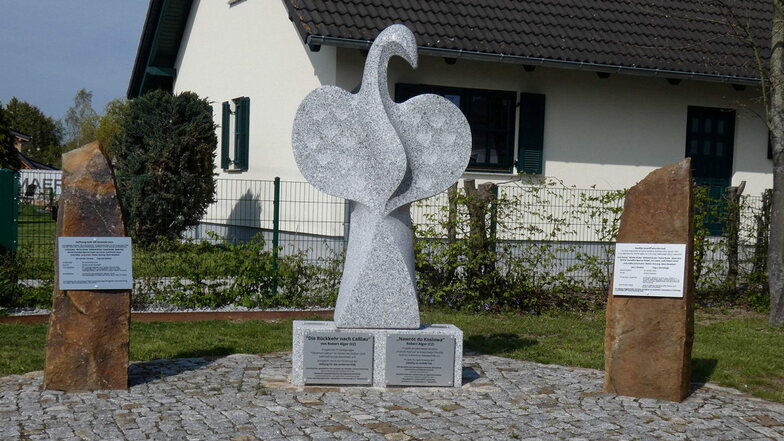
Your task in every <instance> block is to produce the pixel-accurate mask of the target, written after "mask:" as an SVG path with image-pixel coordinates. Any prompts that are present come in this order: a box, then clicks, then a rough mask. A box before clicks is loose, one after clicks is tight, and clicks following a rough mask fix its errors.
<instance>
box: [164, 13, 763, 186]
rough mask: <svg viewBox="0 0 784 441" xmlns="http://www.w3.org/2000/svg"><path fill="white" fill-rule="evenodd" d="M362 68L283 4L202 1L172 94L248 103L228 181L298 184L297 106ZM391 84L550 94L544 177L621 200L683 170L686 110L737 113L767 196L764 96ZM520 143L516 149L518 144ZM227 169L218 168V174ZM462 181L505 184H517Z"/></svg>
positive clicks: (741, 168) (627, 86) (352, 52)
mask: <svg viewBox="0 0 784 441" xmlns="http://www.w3.org/2000/svg"><path fill="white" fill-rule="evenodd" d="M364 60H365V59H364V58H363V56H362V55H361V54H360V51H359V50H356V49H343V48H337V49H336V48H334V47H329V46H322V47H321V50H320V51H319V52H312V51H310V50H309V49H308V48H307V46H305V45H304V44H303V43H302V39H301V38H300V35H299V34H298V32H297V31H296V29H295V27H294V25H293V24H292V23H291V21H290V20H289V19H288V15H287V11H286V8H285V6H284V5H283V3H282V2H255V1H244V2H238V3H235V4H234V5H233V6H229V5H227V4H226V2H210V1H206V0H196V1H195V2H194V5H193V7H192V10H191V17H190V18H189V21H188V25H187V28H186V30H185V35H184V37H183V42H182V46H181V48H180V55H179V59H178V62H177V71H178V75H177V81H176V83H175V91H176V92H180V91H186V90H192V91H195V92H197V93H198V94H199V95H201V96H205V97H207V98H209V99H210V100H212V101H214V102H215V104H216V105H215V110H216V111H215V122H216V124H220V123H221V121H220V118H221V112H220V108H219V105H220V103H221V102H223V101H230V100H231V99H233V98H237V97H240V96H248V97H250V98H251V111H250V112H251V126H250V154H249V158H250V159H249V169H248V170H247V171H245V172H241V173H237V172H224V171H221V177H226V178H239V179H272V178H273V177H275V176H279V177H281V178H282V179H284V180H294V181H297V180H302V179H303V178H302V175H301V174H300V173H299V171H298V170H297V167H296V164H295V162H294V158H293V155H292V152H291V127H292V124H293V119H294V114H295V112H296V109H297V106H298V105H299V103H300V102H301V100H302V99H303V98H304V97H305V95H307V94H308V93H309V92H310V91H311V90H313V89H315V88H317V87H319V86H322V85H326V84H336V85H338V86H340V87H343V88H345V89H348V90H352V89H354V88H356V87H357V86H358V85H359V84H360V81H361V73H362V69H363V65H364ZM389 78H390V84H391V85H393V84H394V83H396V82H407V83H426V84H436V85H443V86H454V87H470V88H478V89H498V90H512V91H517V92H530V93H543V94H545V95H546V97H547V98H546V100H547V102H546V117H545V137H544V139H545V141H544V142H545V146H544V174H545V175H546V176H549V177H554V178H558V179H561V180H563V181H564V183H566V184H567V185H575V186H577V187H584V188H585V187H590V186H596V188H602V189H620V188H626V187H629V186H631V185H634V184H635V183H636V182H637V181H639V180H640V179H642V178H643V177H644V176H645V175H646V174H647V173H648V172H650V171H652V170H654V169H655V168H657V167H660V166H662V165H665V164H668V163H671V162H676V161H679V160H680V159H682V158H683V156H684V152H685V137H686V122H687V121H686V119H687V118H686V114H687V108H688V106H690V105H692V106H706V107H729V108H734V109H737V120H736V130H735V154H734V161H733V167H734V170H733V179H732V182H733V185H737V184H738V183H740V181H744V180H745V181H746V182H747V186H746V194H759V193H760V192H761V191H762V190H763V189H764V188H769V187H771V185H772V176H771V167H772V164H771V162H770V160H768V159H767V156H766V149H767V138H766V136H767V131H766V129H765V126H764V124H763V123H762V121H761V120H760V118H759V117H758V116H757V115H756V114H755V112H756V113H758V114H759V113H761V112H760V106H759V105H758V104H757V103H755V95H756V94H757V91H756V90H754V89H753V88H747V89H746V90H744V91H736V90H734V89H733V88H732V87H731V86H730V85H728V84H721V83H708V82H701V81H691V80H684V81H682V82H681V83H680V84H679V85H676V86H673V85H670V84H668V83H667V82H666V81H665V80H664V79H663V78H651V77H637V76H630V75H611V76H610V78H608V79H600V78H598V77H597V75H596V74H594V73H592V72H580V71H572V70H563V69H547V68H537V69H536V70H535V71H534V72H525V71H524V70H523V69H522V67H521V66H519V65H511V64H505V63H504V64H502V63H490V62H477V61H468V60H458V61H457V63H456V64H454V65H447V64H446V63H445V62H444V61H443V59H442V58H439V57H420V66H419V68H418V69H417V70H412V69H411V68H410V67H409V66H408V65H407V64H406V63H405V62H404V61H403V60H401V59H399V58H395V59H393V60H392V62H391V63H390V74H389ZM515 144H516V143H515ZM218 169H220V167H218ZM466 177H473V178H477V179H488V180H508V179H511V178H513V177H514V174H496V173H494V174H488V173H483V174H474V173H468V174H467V175H466Z"/></svg>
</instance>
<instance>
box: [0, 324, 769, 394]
mask: <svg viewBox="0 0 784 441" xmlns="http://www.w3.org/2000/svg"><path fill="white" fill-rule="evenodd" d="M422 319H423V321H424V322H430V323H434V322H439V323H454V324H455V325H457V326H459V327H460V328H462V329H463V332H464V333H465V343H466V348H467V349H468V350H473V351H477V352H482V353H486V354H493V355H500V356H504V357H510V358H517V359H521V360H531V361H536V362H540V363H552V364H560V365H568V366H581V367H588V368H594V369H601V368H602V367H603V366H604V353H603V348H602V345H603V341H604V314H603V313H601V312H596V313H586V314H574V313H561V314H555V315H542V316H527V315H526V316H520V315H487V314H480V315H475V314H465V313H454V312H443V311H432V312H424V313H423V317H422ZM45 340H46V325H44V324H42V325H0V376H3V375H9V374H17V373H23V372H29V371H34V370H41V369H43V357H44V344H45ZM290 349H291V322H290V321H281V322H276V323H266V322H259V321H253V322H236V323H235V322H217V321H216V322H191V323H136V322H134V323H133V325H132V326H131V359H132V360H140V361H141V360H152V359H156V358H170V357H194V356H220V355H227V354H232V353H263V352H272V351H283V350H290ZM693 367H694V373H693V379H694V380H695V381H710V382H714V383H718V384H722V385H725V386H730V387H734V388H737V389H740V390H742V391H745V392H748V393H750V394H753V395H756V396H759V397H762V398H766V399H770V400H775V401H780V402H784V330H782V329H773V328H770V327H768V326H767V324H766V317H765V316H763V315H762V314H755V313H748V312H737V311H733V312H731V313H719V312H699V313H698V314H697V327H696V335H695V343H694V351H693Z"/></svg>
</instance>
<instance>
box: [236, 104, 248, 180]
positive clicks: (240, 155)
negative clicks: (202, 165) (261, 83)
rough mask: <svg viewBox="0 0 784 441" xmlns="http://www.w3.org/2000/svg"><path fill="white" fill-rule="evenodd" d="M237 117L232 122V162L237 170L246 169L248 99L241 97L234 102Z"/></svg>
mask: <svg viewBox="0 0 784 441" xmlns="http://www.w3.org/2000/svg"><path fill="white" fill-rule="evenodd" d="M235 101H236V108H237V111H236V112H237V116H236V119H235V121H234V127H235V132H234V161H235V165H236V166H237V168H240V169H243V170H247V169H248V148H249V144H250V142H249V140H250V138H249V137H248V134H249V129H250V98H248V97H242V98H237V99H236V100H235Z"/></svg>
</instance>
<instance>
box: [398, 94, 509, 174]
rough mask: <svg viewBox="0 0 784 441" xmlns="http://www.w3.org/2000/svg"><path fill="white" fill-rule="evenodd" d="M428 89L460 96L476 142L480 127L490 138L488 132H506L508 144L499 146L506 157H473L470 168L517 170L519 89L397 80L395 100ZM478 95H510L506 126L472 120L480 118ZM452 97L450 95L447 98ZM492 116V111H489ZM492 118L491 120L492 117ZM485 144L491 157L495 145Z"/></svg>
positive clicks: (503, 96)
mask: <svg viewBox="0 0 784 441" xmlns="http://www.w3.org/2000/svg"><path fill="white" fill-rule="evenodd" d="M424 93H431V94H435V95H440V96H444V95H456V96H459V97H460V104H459V105H458V107H459V108H460V110H461V111H462V112H463V114H464V115H465V117H466V119H467V120H468V123H469V125H470V126H471V137H472V143H475V142H476V141H477V139H478V137H477V136H475V133H476V132H477V131H479V130H484V131H485V139H487V138H488V135H492V134H501V135H502V136H504V135H505V136H506V139H505V141H504V145H503V146H502V147H501V148H496V149H497V153H498V155H499V156H502V154H503V158H504V160H503V161H501V160H500V159H499V161H498V162H497V163H492V162H481V163H480V162H476V161H473V160H472V161H471V162H469V164H468V167H467V168H466V172H473V173H476V172H479V173H504V174H507V173H513V172H514V166H515V159H516V158H515V152H516V148H515V135H516V133H517V124H516V121H517V107H518V105H517V99H518V93H517V91H512V90H495V89H473V88H464V87H452V86H439V85H433V84H413V83H396V84H395V102H398V103H400V102H403V101H405V100H408V99H410V98H412V97H414V96H416V95H420V94H424ZM475 97H484V98H490V99H507V100H509V103H510V106H509V110H508V111H507V115H506V121H505V122H504V124H505V127H506V128H505V129H498V128H493V127H492V124H490V123H489V122H488V123H487V124H485V126H484V127H476V123H474V124H472V120H474V121H476V118H478V115H476V116H475V115H474V114H473V110H474V109H473V108H472V107H471V106H472V103H473V98H475ZM447 99H448V98H447ZM488 116H489V115H488ZM488 121H489V120H488ZM483 148H484V155H485V158H487V157H488V156H489V155H490V152H491V151H492V149H493V147H492V146H490V145H488V144H485V145H484V146H483ZM473 150H474V146H473V145H472V153H473Z"/></svg>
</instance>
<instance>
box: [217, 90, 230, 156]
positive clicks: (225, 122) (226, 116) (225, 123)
mask: <svg viewBox="0 0 784 441" xmlns="http://www.w3.org/2000/svg"><path fill="white" fill-rule="evenodd" d="M221 121H222V122H221V154H220V163H221V168H222V169H224V170H226V169H228V168H229V163H230V159H229V142H230V141H231V135H230V133H229V126H230V125H231V106H230V105H229V102H228V101H226V102H224V103H223V111H222V113H221Z"/></svg>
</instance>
